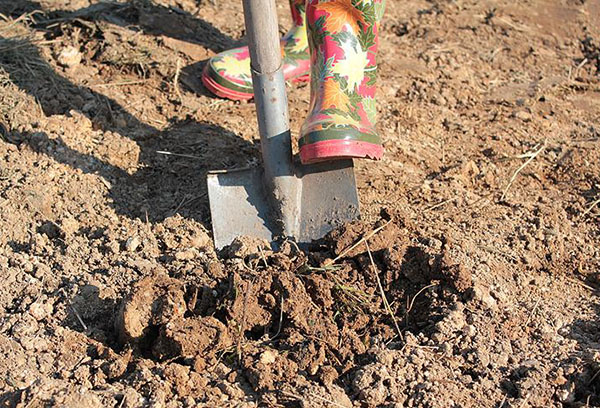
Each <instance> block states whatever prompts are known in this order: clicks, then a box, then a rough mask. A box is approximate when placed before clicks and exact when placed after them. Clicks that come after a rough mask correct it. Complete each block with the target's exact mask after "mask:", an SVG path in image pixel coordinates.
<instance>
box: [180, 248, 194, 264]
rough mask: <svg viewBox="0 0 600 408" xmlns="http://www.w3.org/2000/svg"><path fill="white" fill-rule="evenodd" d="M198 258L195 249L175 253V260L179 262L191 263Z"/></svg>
mask: <svg viewBox="0 0 600 408" xmlns="http://www.w3.org/2000/svg"><path fill="white" fill-rule="evenodd" d="M197 256H198V251H197V250H195V249H194V248H190V249H186V250H183V251H178V252H175V259H177V260H178V261H189V260H191V259H194V258H196V257H197Z"/></svg>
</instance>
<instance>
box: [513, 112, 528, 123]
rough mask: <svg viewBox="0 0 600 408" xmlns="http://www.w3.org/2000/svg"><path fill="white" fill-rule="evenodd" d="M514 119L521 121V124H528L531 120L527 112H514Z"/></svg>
mask: <svg viewBox="0 0 600 408" xmlns="http://www.w3.org/2000/svg"><path fill="white" fill-rule="evenodd" d="M514 115H515V118H517V119H520V120H522V121H523V122H529V121H530V120H531V113H529V112H527V111H517V112H515V114H514Z"/></svg>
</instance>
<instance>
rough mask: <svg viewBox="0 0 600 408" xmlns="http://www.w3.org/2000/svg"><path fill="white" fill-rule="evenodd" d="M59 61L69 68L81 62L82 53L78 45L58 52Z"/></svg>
mask: <svg viewBox="0 0 600 408" xmlns="http://www.w3.org/2000/svg"><path fill="white" fill-rule="evenodd" d="M58 63H59V64H60V65H62V66H64V67H67V68H73V67H75V66H77V65H79V64H80V63H81V53H80V52H79V49H78V48H76V47H71V46H69V47H65V48H63V49H62V50H61V51H60V54H58Z"/></svg>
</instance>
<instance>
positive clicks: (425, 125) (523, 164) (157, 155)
mask: <svg viewBox="0 0 600 408" xmlns="http://www.w3.org/2000/svg"><path fill="white" fill-rule="evenodd" d="M278 4H279V7H280V16H281V21H280V23H281V31H282V32H284V31H285V30H286V27H287V26H288V25H289V24H290V17H289V15H287V13H286V12H285V10H286V7H287V6H286V4H285V2H283V1H282V2H280V3H278ZM0 13H2V14H0V125H1V126H0V230H1V231H2V233H1V234H0V271H1V275H0V276H1V278H2V280H3V284H2V285H1V286H0V306H1V308H2V313H1V314H0V406H6V407H28V408H32V407H43V406H61V407H142V406H151V407H195V406H201V407H258V406H261V407H262V406H265V407H390V408H391V407H496V408H499V407H505V408H506V407H594V406H595V407H598V406H600V375H598V373H599V372H600V331H599V329H600V321H599V316H598V314H599V313H600V303H599V301H600V298H599V290H600V206H599V205H598V203H599V201H598V200H599V199H600V23H599V21H600V19H599V18H598V17H599V16H600V3H599V2H598V1H597V0H555V1H550V0H527V1H521V2H513V1H508V0H497V1H475V0H455V1H444V0H428V1H425V0H407V1H403V2H395V1H388V10H387V13H386V16H385V18H384V20H383V22H382V26H381V38H380V40H381V50H380V61H381V63H380V77H379V84H380V87H379V96H378V99H379V103H378V109H379V118H380V120H379V124H378V126H379V130H380V132H381V135H382V137H383V138H384V140H385V148H386V156H385V158H384V159H383V160H382V161H381V162H368V161H361V162H357V163H356V174H357V179H358V185H359V192H360V197H361V205H362V221H360V222H356V223H353V224H349V225H346V226H344V227H343V228H341V229H339V230H336V231H333V232H332V233H331V234H330V235H329V236H327V237H326V238H324V239H323V240H321V241H319V242H317V243H315V245H314V246H313V247H312V248H311V250H310V251H307V252H301V251H300V250H298V248H296V247H295V246H294V244H293V243H290V242H288V243H286V244H284V245H283V246H282V247H281V248H280V249H279V250H278V251H272V250H271V249H270V248H269V247H268V246H267V245H263V244H262V243H257V242H252V241H246V240H243V239H242V240H240V241H239V242H236V245H235V246H234V247H232V248H230V249H229V250H228V251H225V252H223V253H216V252H215V250H214V247H213V244H212V239H211V232H210V213H209V208H208V199H207V193H206V183H205V179H206V178H205V176H206V173H207V172H208V171H210V170H214V169H229V168H236V167H243V166H248V165H254V164H256V163H258V162H259V157H260V147H259V142H258V131H257V125H256V122H255V119H254V117H255V110H254V105H253V103H252V102H241V103H240V102H232V101H225V100H220V99H217V98H214V97H212V96H211V95H210V94H209V93H208V92H207V91H206V90H205V89H204V88H203V86H202V84H201V82H200V81H199V77H200V73H201V70H202V68H203V66H204V64H205V62H206V60H207V58H209V57H210V56H212V55H214V54H215V53H217V52H219V51H222V50H224V49H227V48H229V47H233V46H237V45H239V44H241V43H242V42H243V37H244V27H243V18H242V10H241V2H237V1H231V2H230V1H223V0H211V1H204V0H202V1H200V0H198V1H192V0H154V1H150V0H134V1H129V2H96V1H89V0H52V1H50V0H39V1H33V0H14V1H2V2H0ZM289 99H290V115H291V119H292V131H293V134H294V135H297V133H298V129H299V126H300V124H301V122H302V120H303V118H304V115H305V114H306V111H307V108H308V86H307V84H297V83H295V84H290V86H289ZM165 152H167V153H165ZM355 244H358V245H355ZM367 244H368V246H367ZM348 249H351V250H348Z"/></svg>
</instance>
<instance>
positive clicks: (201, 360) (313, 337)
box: [116, 222, 470, 400]
mask: <svg viewBox="0 0 600 408" xmlns="http://www.w3.org/2000/svg"><path fill="white" fill-rule="evenodd" d="M411 241H414V242H421V244H419V246H411V245H410V244H409V243H410V242H411ZM431 242H436V243H437V242H439V241H435V240H434V241H432V240H426V239H422V238H418V237H411V236H410V234H408V232H407V231H406V229H403V228H402V227H401V226H400V225H399V224H396V223H392V222H386V223H383V222H381V223H378V224H375V225H370V224H365V223H359V222H357V223H353V224H348V225H346V226H345V227H343V228H341V229H339V230H335V231H333V232H332V233H331V234H330V235H329V236H328V237H326V238H325V239H324V241H323V244H324V245H322V246H321V249H320V251H317V252H311V254H310V255H309V256H306V255H305V254H304V253H301V252H299V251H297V250H296V249H295V248H294V247H293V246H292V245H291V244H289V243H288V244H285V245H284V247H283V248H282V250H281V251H280V252H272V251H266V250H262V249H261V251H260V252H256V253H249V252H248V251H242V252H239V251H238V252H235V251H228V253H230V254H233V253H237V254H238V255H239V257H238V258H234V259H230V260H229V261H227V262H226V263H225V264H224V265H223V268H224V270H225V271H226V272H227V274H226V277H224V278H223V279H221V280H220V281H218V282H217V283H216V285H215V286H214V289H213V290H214V293H211V295H212V296H214V299H213V303H214V307H212V308H210V309H206V308H200V309H198V308H196V307H195V306H192V307H186V305H188V306H189V305H195V304H196V303H197V294H198V290H197V289H193V290H188V291H187V292H186V291H185V290H184V284H183V282H181V281H178V280H176V279H173V278H169V277H168V276H166V275H164V274H163V273H156V274H154V275H152V276H149V277H146V278H144V279H142V280H140V281H139V282H138V283H136V284H135V285H134V286H133V289H132V292H131V293H130V294H129V295H128V296H127V297H126V298H125V299H124V300H123V304H122V306H121V308H120V311H119V314H118V317H117V319H116V321H117V325H118V332H119V333H123V335H122V336H121V339H122V341H123V342H124V344H127V345H133V346H137V347H141V352H142V354H146V355H151V356H152V357H153V358H155V359H157V361H165V360H170V361H174V360H177V361H179V362H180V363H183V364H184V365H188V366H190V367H192V368H193V370H195V371H196V372H202V370H204V369H207V368H208V367H214V366H215V365H216V364H218V363H219V362H220V361H228V362H229V363H228V365H230V366H231V367H232V368H237V369H239V370H241V373H243V374H244V375H245V376H246V378H247V380H248V382H249V384H250V385H251V387H252V388H253V390H254V391H255V392H258V393H260V394H261V395H271V394H273V393H275V392H276V391H277V390H280V389H281V387H283V386H284V385H285V386H288V387H289V385H290V379H294V378H297V377H298V376H301V377H303V378H304V381H305V382H307V384H308V383H309V382H308V381H309V380H310V381H314V380H317V381H318V382H319V383H320V384H322V385H324V386H325V387H326V388H325V389H326V390H327V392H329V393H331V392H338V393H339V392H340V390H341V389H340V388H339V387H340V386H343V385H344V384H347V383H350V382H351V380H352V378H353V376H354V375H355V374H356V371H357V370H358V369H359V368H360V367H362V366H363V365H364V361H363V359H364V358H365V357H364V356H365V354H366V353H367V350H369V349H370V348H372V347H375V346H376V345H381V344H395V347H397V348H401V347H402V346H403V345H405V344H406V343H405V339H404V335H405V333H411V332H413V333H419V332H421V331H423V330H425V329H430V330H431V329H432V328H433V324H434V323H435V319H432V315H435V313H436V311H437V312H438V313H443V311H445V310H446V309H447V307H448V302H452V301H454V300H455V298H456V296H460V292H465V291H466V290H467V289H468V288H469V287H470V275H469V274H468V272H466V270H465V268H464V267H462V266H461V265H459V264H455V263H449V261H448V259H449V255H448V249H447V248H448V245H447V244H442V245H441V246H438V247H432V246H428V245H427V244H428V243H431ZM366 243H368V244H369V245H368V247H367V245H366ZM342 245H345V247H342ZM236 248H237V246H236ZM417 249H418V250H419V251H420V252H419V254H420V257H419V258H418V259H417V258H416V257H415V256H413V254H412V252H415V251H417ZM371 257H372V259H373V263H371V261H370V260H371ZM407 257H410V259H411V260H412V261H411V262H409V263H407V262H406V258H407ZM415 259H417V260H416V261H415ZM378 282H379V284H381V285H382V286H381V288H380V287H379V286H378ZM382 290H383V293H385V296H386V301H387V299H388V298H389V299H411V297H412V301H411V302H409V303H408V304H406V303H405V302H398V301H395V302H393V304H392V306H389V305H388V306H386V303H385V302H384V298H383V296H382ZM205 292H206V291H205ZM417 296H419V299H418V302H417V303H416V304H415V300H416V299H415V298H416V297H417ZM195 298H196V299H195ZM413 309H418V310H419V311H415V310H413ZM207 310H210V313H211V315H207V314H206V311H207ZM390 313H391V314H390ZM398 321H400V323H398ZM424 324H427V326H424ZM460 328H462V326H461V327H458V329H460ZM186 362H187V363H186ZM300 384H301V382H300V383H298V384H296V385H297V386H298V385H300ZM364 398H366V400H369V398H370V397H368V396H365V397H364Z"/></svg>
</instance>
